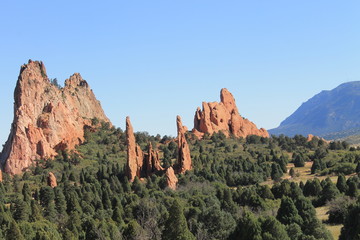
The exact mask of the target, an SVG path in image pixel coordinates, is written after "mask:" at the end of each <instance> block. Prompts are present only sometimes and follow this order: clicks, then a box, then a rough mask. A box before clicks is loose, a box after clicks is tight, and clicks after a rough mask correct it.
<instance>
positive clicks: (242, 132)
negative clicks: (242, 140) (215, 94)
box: [193, 88, 269, 138]
mask: <svg viewBox="0 0 360 240" xmlns="http://www.w3.org/2000/svg"><path fill="white" fill-rule="evenodd" d="M220 99H221V101H220V103H218V102H210V103H206V102H203V103H202V110H201V109H200V108H198V109H197V110H196V112H195V118H194V129H193V133H194V134H195V135H196V136H197V137H198V138H202V137H203V135H204V134H205V133H208V134H210V135H212V134H213V133H217V132H219V131H222V132H223V133H224V134H225V135H226V136H229V135H230V134H233V135H234V136H235V137H246V136H248V135H258V136H262V137H269V133H268V132H267V131H266V130H265V129H263V128H260V129H258V128H257V127H256V125H255V124H254V123H252V122H251V121H249V120H247V119H244V118H243V117H241V115H240V114H239V111H238V109H237V107H236V103H235V99H234V97H233V95H232V94H231V93H230V92H229V91H228V90H227V89H226V88H223V89H221V92H220Z"/></svg>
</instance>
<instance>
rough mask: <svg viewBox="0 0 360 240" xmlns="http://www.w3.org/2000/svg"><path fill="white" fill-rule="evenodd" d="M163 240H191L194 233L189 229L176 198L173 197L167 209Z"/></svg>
mask: <svg viewBox="0 0 360 240" xmlns="http://www.w3.org/2000/svg"><path fill="white" fill-rule="evenodd" d="M162 237H163V239H165V240H191V239H194V240H195V237H194V235H193V234H192V233H191V232H190V231H189V228H188V226H187V223H186V219H185V216H184V213H183V210H182V207H181V205H180V203H179V201H178V200H177V199H175V200H174V201H173V203H172V205H171V207H170V209H169V218H168V219H167V221H166V223H165V229H164V233H163V236H162Z"/></svg>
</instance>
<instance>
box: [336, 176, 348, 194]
mask: <svg viewBox="0 0 360 240" xmlns="http://www.w3.org/2000/svg"><path fill="white" fill-rule="evenodd" d="M336 187H337V188H338V189H339V191H340V192H341V193H346V192H347V188H348V186H347V184H346V179H345V176H344V174H340V175H339V176H338V179H337V183H336Z"/></svg>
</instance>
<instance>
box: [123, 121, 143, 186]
mask: <svg viewBox="0 0 360 240" xmlns="http://www.w3.org/2000/svg"><path fill="white" fill-rule="evenodd" d="M126 145H127V161H126V174H127V177H128V178H129V180H130V181H134V179H135V177H136V176H137V177H139V178H140V173H141V168H142V166H143V159H144V153H143V151H142V150H141V148H140V146H139V145H137V144H136V141H135V135H134V129H133V127H132V125H131V122H130V117H126Z"/></svg>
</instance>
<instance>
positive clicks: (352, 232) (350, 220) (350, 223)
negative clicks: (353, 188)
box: [339, 202, 360, 240]
mask: <svg viewBox="0 0 360 240" xmlns="http://www.w3.org/2000/svg"><path fill="white" fill-rule="evenodd" d="M359 216H360V202H358V203H357V204H355V205H354V206H352V207H350V208H349V214H348V215H347V217H346V219H345V223H344V227H343V228H342V229H341V235H340V237H339V240H348V239H354V240H358V239H360V217H359Z"/></svg>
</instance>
